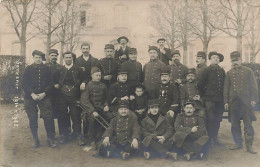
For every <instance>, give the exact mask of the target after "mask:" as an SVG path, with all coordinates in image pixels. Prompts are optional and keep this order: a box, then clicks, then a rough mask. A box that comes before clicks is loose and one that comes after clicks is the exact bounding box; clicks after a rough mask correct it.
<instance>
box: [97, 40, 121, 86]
mask: <svg viewBox="0 0 260 167" xmlns="http://www.w3.org/2000/svg"><path fill="white" fill-rule="evenodd" d="M114 51H115V50H114V45H112V44H106V45H105V56H106V57H105V58H103V59H101V60H100V64H101V71H103V75H104V77H103V82H104V83H105V85H106V86H107V88H108V89H109V87H110V85H112V84H113V83H115V82H116V78H117V72H118V70H119V69H120V62H119V61H117V60H116V59H114V58H113V56H114Z"/></svg>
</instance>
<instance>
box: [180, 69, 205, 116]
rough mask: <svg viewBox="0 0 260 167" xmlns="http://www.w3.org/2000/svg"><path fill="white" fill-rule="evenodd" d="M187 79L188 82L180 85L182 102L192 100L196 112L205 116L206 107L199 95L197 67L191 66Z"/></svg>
mask: <svg viewBox="0 0 260 167" xmlns="http://www.w3.org/2000/svg"><path fill="white" fill-rule="evenodd" d="M186 80H187V82H186V83H185V84H183V85H182V86H181V87H180V92H181V93H180V96H181V104H182V105H183V104H184V103H185V102H186V101H192V102H193V103H194V106H195V112H196V113H198V114H199V115H200V116H201V117H203V118H205V107H204V106H203V103H202V99H201V98H200V95H199V90H198V87H197V80H196V70H195V68H189V70H188V72H187V74H186Z"/></svg>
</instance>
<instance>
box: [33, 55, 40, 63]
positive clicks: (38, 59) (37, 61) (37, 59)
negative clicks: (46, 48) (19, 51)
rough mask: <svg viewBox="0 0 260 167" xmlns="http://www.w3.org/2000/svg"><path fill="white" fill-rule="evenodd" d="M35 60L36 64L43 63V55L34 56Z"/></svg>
mask: <svg viewBox="0 0 260 167" xmlns="http://www.w3.org/2000/svg"><path fill="white" fill-rule="evenodd" d="M33 61H34V63H35V64H41V63H42V56H40V55H34V56H33Z"/></svg>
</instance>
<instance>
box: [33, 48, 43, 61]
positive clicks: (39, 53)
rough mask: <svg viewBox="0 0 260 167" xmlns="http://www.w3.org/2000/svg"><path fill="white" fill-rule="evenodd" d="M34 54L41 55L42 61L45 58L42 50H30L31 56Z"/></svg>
mask: <svg viewBox="0 0 260 167" xmlns="http://www.w3.org/2000/svg"><path fill="white" fill-rule="evenodd" d="M35 55H39V56H41V57H42V60H43V61H45V60H46V59H45V54H44V53H43V52H41V51H39V50H34V51H33V52H32V56H33V57H34V56H35Z"/></svg>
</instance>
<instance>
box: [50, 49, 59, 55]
mask: <svg viewBox="0 0 260 167" xmlns="http://www.w3.org/2000/svg"><path fill="white" fill-rule="evenodd" d="M51 53H55V54H57V55H59V52H58V50H57V49H50V50H49V54H51Z"/></svg>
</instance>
